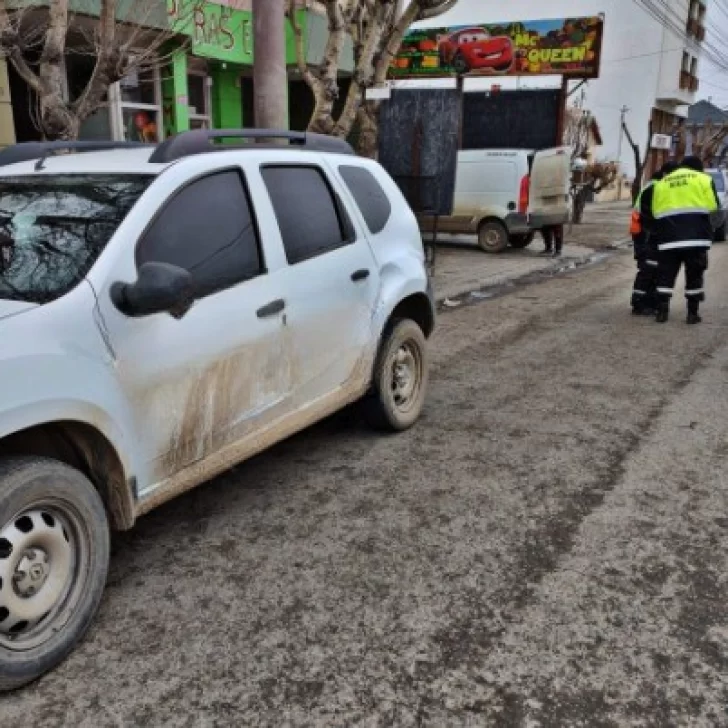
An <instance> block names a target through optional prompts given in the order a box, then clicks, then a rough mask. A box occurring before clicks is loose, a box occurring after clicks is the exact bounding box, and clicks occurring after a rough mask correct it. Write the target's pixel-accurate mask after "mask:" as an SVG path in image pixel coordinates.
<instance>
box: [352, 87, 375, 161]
mask: <svg viewBox="0 0 728 728" xmlns="http://www.w3.org/2000/svg"><path fill="white" fill-rule="evenodd" d="M356 126H357V129H358V131H359V139H358V142H357V149H356V150H357V152H358V153H359V154H360V155H361V156H362V157H369V159H376V158H377V153H378V152H379V104H378V103H377V102H376V101H367V102H365V103H363V104H362V105H361V106H360V107H359V109H358V111H357V114H356Z"/></svg>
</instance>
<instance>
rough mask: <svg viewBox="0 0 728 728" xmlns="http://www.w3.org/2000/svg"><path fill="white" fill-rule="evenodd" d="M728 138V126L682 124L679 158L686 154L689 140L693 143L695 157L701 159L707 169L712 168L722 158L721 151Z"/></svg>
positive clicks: (679, 136) (679, 138)
mask: <svg viewBox="0 0 728 728" xmlns="http://www.w3.org/2000/svg"><path fill="white" fill-rule="evenodd" d="M726 137H728V124H713V122H712V121H708V122H706V123H705V124H694V125H691V124H685V123H683V124H681V125H680V127H679V129H678V143H677V152H678V156H679V157H683V156H684V155H685V154H686V151H687V146H688V138H689V139H690V141H691V146H692V151H691V154H692V155H693V156H696V157H699V158H700V159H701V160H702V161H703V164H705V166H706V167H712V166H713V164H715V160H716V159H718V158H719V157H720V156H721V150H722V148H723V146H724V145H725V140H726Z"/></svg>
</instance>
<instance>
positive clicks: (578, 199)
mask: <svg viewBox="0 0 728 728" xmlns="http://www.w3.org/2000/svg"><path fill="white" fill-rule="evenodd" d="M588 195H589V188H588V187H580V188H579V189H578V190H577V191H576V194H575V195H574V209H573V210H572V213H571V220H572V222H573V223H574V225H581V223H582V222H584V211H585V210H586V198H587V196H588Z"/></svg>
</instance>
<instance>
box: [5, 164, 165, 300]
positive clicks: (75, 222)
mask: <svg viewBox="0 0 728 728" xmlns="http://www.w3.org/2000/svg"><path fill="white" fill-rule="evenodd" d="M153 179H154V177H153V176H152V175H126V176H124V175H112V174H108V175H101V174H73V175H48V176H46V175H42V176H41V175H29V176H27V177H26V176H24V177H0V298H5V299H11V300H15V301H31V302H33V303H47V302H48V301H52V300H54V299H56V298H59V297H60V296H63V295H64V294H65V293H68V291H70V290H71V289H72V288H74V287H75V286H76V285H77V284H78V283H79V282H80V281H82V280H83V278H84V277H85V276H86V274H87V273H88V272H89V270H90V269H91V266H92V265H93V264H94V263H95V262H96V260H97V258H98V257H99V255H100V254H101V252H102V251H103V249H104V247H105V246H106V244H107V243H108V241H109V239H110V238H111V236H112V235H113V234H114V232H115V230H116V228H117V227H118V226H119V225H120V224H121V222H122V220H123V219H124V218H125V217H126V215H127V213H128V212H129V210H131V208H132V206H133V205H134V203H135V202H136V201H137V200H138V199H139V197H140V196H141V194H142V193H143V192H144V190H145V189H146V188H147V187H148V186H149V184H150V183H151V181H152V180H153Z"/></svg>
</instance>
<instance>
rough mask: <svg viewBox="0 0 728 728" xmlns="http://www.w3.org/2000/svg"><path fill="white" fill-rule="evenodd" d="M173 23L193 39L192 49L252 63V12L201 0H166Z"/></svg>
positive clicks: (202, 56)
mask: <svg viewBox="0 0 728 728" xmlns="http://www.w3.org/2000/svg"><path fill="white" fill-rule="evenodd" d="M167 12H168V15H169V22H170V27H172V28H174V30H176V31H177V32H178V33H180V34H182V35H188V36H190V37H191V39H192V53H193V54H194V55H196V56H200V57H201V58H213V59H215V60H218V61H227V62H229V63H237V64H244V65H252V63H253V14H252V13H251V12H250V11H248V10H234V9H233V8H231V7H228V6H227V5H219V4H217V3H212V2H200V0H167Z"/></svg>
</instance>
